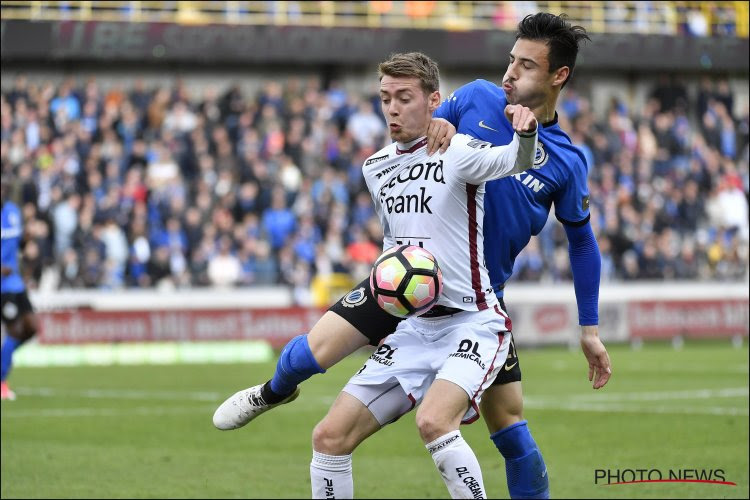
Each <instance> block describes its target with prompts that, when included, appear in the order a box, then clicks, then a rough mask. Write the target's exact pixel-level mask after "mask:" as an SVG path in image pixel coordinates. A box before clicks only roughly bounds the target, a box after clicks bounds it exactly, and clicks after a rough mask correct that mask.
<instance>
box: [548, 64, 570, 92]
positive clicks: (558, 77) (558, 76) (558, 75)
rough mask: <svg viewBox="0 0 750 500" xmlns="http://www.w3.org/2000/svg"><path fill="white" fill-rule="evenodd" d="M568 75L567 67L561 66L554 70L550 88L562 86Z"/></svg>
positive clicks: (568, 69)
mask: <svg viewBox="0 0 750 500" xmlns="http://www.w3.org/2000/svg"><path fill="white" fill-rule="evenodd" d="M569 75H570V68H569V67H568V66H562V67H560V68H557V70H555V76H554V78H553V79H552V86H553V87H557V86H558V85H560V86H562V84H563V83H565V80H567V79H568V76H569Z"/></svg>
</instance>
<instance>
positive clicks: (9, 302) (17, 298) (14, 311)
mask: <svg viewBox="0 0 750 500" xmlns="http://www.w3.org/2000/svg"><path fill="white" fill-rule="evenodd" d="M0 297H1V299H0V313H2V318H3V322H4V323H5V324H6V325H7V324H9V323H13V322H14V321H15V320H17V319H18V318H20V317H22V316H23V315H24V314H26V313H33V312H34V308H33V307H31V302H29V296H28V295H26V292H19V293H3V294H0Z"/></svg>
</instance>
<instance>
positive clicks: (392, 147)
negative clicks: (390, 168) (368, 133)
mask: <svg viewBox="0 0 750 500" xmlns="http://www.w3.org/2000/svg"><path fill="white" fill-rule="evenodd" d="M394 156H396V143H395V142H392V143H391V144H389V145H387V146H386V147H384V148H382V149H380V151H378V152H376V153H373V154H371V155H370V156H368V157H367V159H366V160H365V161H364V163H363V164H362V167H363V168H365V169H367V168H369V167H372V165H375V164H377V163H382V162H384V161H388V160H390V159H391V158H393V157H394Z"/></svg>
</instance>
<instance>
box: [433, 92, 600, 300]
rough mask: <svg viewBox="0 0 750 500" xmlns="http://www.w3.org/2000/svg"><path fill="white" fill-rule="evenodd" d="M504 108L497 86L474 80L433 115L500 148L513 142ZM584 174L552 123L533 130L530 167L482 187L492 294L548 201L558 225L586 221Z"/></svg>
mask: <svg viewBox="0 0 750 500" xmlns="http://www.w3.org/2000/svg"><path fill="white" fill-rule="evenodd" d="M507 104H508V101H507V99H506V98H505V92H504V91H503V89H502V88H500V87H498V86H497V85H495V84H494V83H491V82H488V81H486V80H475V81H473V82H471V83H468V84H466V85H464V86H463V87H461V88H459V89H458V90H456V91H455V92H454V93H452V94H451V95H450V96H449V97H448V98H447V99H446V100H445V101H443V103H442V104H441V105H440V107H439V108H438V109H437V110H436V111H435V113H434V115H433V116H434V117H435V118H444V119H446V120H448V121H449V122H451V123H452V124H453V125H454V126H455V127H456V130H457V131H458V133H462V134H467V135H471V136H473V137H476V138H478V139H482V140H484V141H487V142H490V143H492V144H496V145H505V144H508V143H509V142H510V141H511V140H512V138H513V128H512V126H511V124H510V122H508V120H507V119H506V118H505V114H504V110H505V106H507ZM555 118H557V116H555ZM587 176H588V167H587V164H586V158H585V157H584V155H583V153H582V152H581V151H580V150H579V149H578V148H577V147H575V146H573V144H572V143H571V141H570V138H569V137H568V136H567V135H566V134H565V133H564V132H563V131H562V130H560V126H559V125H558V124H557V119H555V121H554V122H553V123H549V124H547V125H546V126H544V127H541V128H540V130H539V143H538V147H537V152H536V158H535V160H534V167H533V168H532V169H529V170H527V171H525V172H523V173H521V174H516V175H514V176H511V177H505V178H502V179H497V180H493V181H490V182H488V183H487V184H486V194H485V197H484V256H485V262H486V266H487V269H488V271H489V274H490V281H491V282H492V287H493V289H494V290H495V293H497V294H498V295H502V289H503V287H504V285H505V282H506V281H507V280H508V278H510V275H511V274H512V273H513V263H514V262H515V260H516V257H517V256H518V254H519V253H520V252H521V250H523V248H524V247H525V246H526V244H527V243H528V242H529V240H530V239H531V236H532V235H537V234H539V232H540V231H541V230H542V228H543V227H544V225H545V224H546V222H547V218H548V216H549V211H550V208H551V206H552V203H554V204H555V215H556V216H557V218H558V220H560V221H561V222H562V223H564V224H569V225H574V226H577V225H584V224H586V223H587V222H588V220H589V191H588V185H587V183H586V178H587Z"/></svg>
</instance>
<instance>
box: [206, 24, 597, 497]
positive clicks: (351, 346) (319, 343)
mask: <svg viewBox="0 0 750 500" xmlns="http://www.w3.org/2000/svg"><path fill="white" fill-rule="evenodd" d="M582 39H588V36H587V35H586V32H585V30H584V29H583V28H581V27H578V26H571V25H570V24H569V23H568V22H567V20H566V19H565V17H564V16H555V15H552V14H547V13H539V14H535V15H531V16H527V17H526V18H524V19H523V20H522V21H521V22H520V23H519V25H518V32H517V34H516V43H515V45H514V46H513V48H512V50H511V51H510V54H509V63H508V69H507V70H506V73H505V75H504V76H503V80H502V87H499V86H497V85H495V84H492V83H490V82H487V81H484V80H477V81H474V82H472V83H469V84H467V85H465V86H463V87H461V88H460V89H458V90H457V91H455V92H454V93H453V94H451V96H450V97H449V98H448V99H446V101H445V102H443V104H442V105H441V106H440V107H439V108H438V109H437V111H436V112H435V114H434V117H435V118H438V119H437V120H434V123H433V125H431V130H430V132H428V136H429V138H430V150H431V151H434V150H436V149H437V148H438V146H440V147H442V148H445V147H446V146H447V144H448V143H449V142H450V138H451V137H452V135H453V134H454V133H455V132H456V129H458V132H462V133H465V134H469V135H472V136H475V137H477V138H479V139H482V140H485V141H487V142H491V143H493V144H498V145H504V144H507V143H508V142H510V140H511V137H512V133H513V129H512V127H511V125H510V123H509V122H508V121H507V120H506V119H505V118H504V117H503V109H504V107H505V106H506V105H507V104H522V105H524V106H527V107H529V108H530V109H531V110H532V111H533V112H534V115H535V116H536V117H537V118H538V120H539V122H540V123H542V124H543V127H542V128H541V129H540V131H539V141H540V147H539V149H538V151H537V157H536V160H535V165H534V168H533V169H530V170H528V171H526V172H524V173H523V174H520V175H517V176H513V177H508V178H505V179H499V180H495V181H491V182H488V183H487V184H486V189H487V195H486V197H485V219H484V229H485V231H484V235H485V261H486V264H487V267H488V269H489V273H490V279H491V281H492V284H493V288H494V290H495V293H496V294H497V295H498V298H499V299H500V300H501V301H502V300H503V295H504V285H505V282H506V281H507V280H508V278H509V277H510V275H511V273H512V271H513V263H514V261H515V258H516V256H517V255H518V254H519V252H520V251H521V250H522V249H523V248H524V247H525V246H526V244H527V243H528V242H529V239H530V238H531V236H533V235H536V234H538V233H539V232H540V231H541V230H542V228H543V227H544V225H545V223H546V221H547V216H548V214H549V211H550V209H551V207H552V204H554V205H555V215H556V216H557V218H558V220H559V221H560V222H561V223H562V224H563V226H564V227H565V231H566V234H567V236H568V241H569V253H570V261H571V269H572V271H573V282H574V288H575V292H576V299H577V303H578V312H579V324H580V325H581V327H582V333H581V339H580V342H581V347H582V350H583V353H584V355H585V357H586V360H587V362H588V365H589V370H588V378H589V380H590V381H592V380H593V387H594V389H599V388H601V387H603V386H604V385H605V384H606V383H607V381H608V380H609V377H610V375H611V365H610V361H609V356H608V354H607V351H606V349H605V347H604V345H603V344H602V342H601V340H600V339H599V335H598V299H599V275H600V268H601V259H600V255H599V247H598V245H597V243H596V240H595V238H594V234H593V231H592V229H591V225H590V223H589V206H588V204H589V198H588V196H589V193H588V188H587V185H586V177H587V173H588V168H589V167H588V165H587V164H586V160H585V158H584V156H583V154H582V153H581V152H580V151H579V150H578V149H577V148H575V147H574V146H573V145H572V144H571V142H570V139H569V138H568V137H567V135H566V134H565V133H564V132H563V131H562V130H560V128H559V126H558V124H557V114H556V112H555V108H556V104H557V99H558V97H559V95H560V91H561V89H562V88H563V86H564V85H565V83H566V82H567V81H568V79H569V78H570V75H571V73H572V71H573V68H574V66H575V60H576V56H577V54H578V44H579V42H580V41H581V40H582ZM445 120H447V122H446V121H445ZM454 127H455V128H454ZM399 243H402V242H399ZM403 243H407V242H403ZM503 307H504V304H503ZM397 323H398V318H395V317H392V316H390V317H389V315H388V314H387V313H384V311H382V310H381V309H380V308H379V307H378V306H377V304H376V303H375V300H373V299H372V296H371V295H370V290H369V285H368V283H367V280H364V281H363V282H362V283H360V284H359V285H357V286H356V287H355V288H354V289H353V290H352V291H351V292H349V293H348V294H346V295H345V296H344V297H343V298H342V299H341V300H340V301H338V302H336V303H335V304H334V305H333V306H331V308H330V309H329V310H328V312H326V314H325V315H324V316H323V317H322V318H321V320H320V321H319V322H318V323H317V324H316V325H315V326H314V327H313V329H312V330H311V331H310V332H309V333H308V334H306V335H299V336H297V337H295V338H294V339H292V340H291V341H290V342H289V343H288V344H287V345H286V346H285V348H284V349H283V350H282V353H281V356H280V359H279V361H278V364H277V367H276V372H275V374H274V376H273V378H272V379H271V380H269V381H268V382H266V383H265V384H260V385H257V386H254V387H251V388H249V389H246V390H243V391H239V392H237V393H236V394H234V395H233V396H231V397H230V398H229V399H227V400H226V401H225V402H224V403H223V404H222V405H221V406H220V407H219V408H218V409H217V411H216V413H215V414H214V425H215V426H216V427H218V428H220V429H223V430H228V429H236V428H238V427H242V426H243V425H245V424H247V423H248V422H249V421H250V420H252V419H253V418H255V417H257V416H258V415H260V414H262V413H264V412H265V411H268V410H269V409H271V408H274V407H276V406H278V405H281V404H284V403H288V402H290V401H293V400H294V399H295V398H296V397H297V396H298V394H299V388H298V387H297V386H298V385H299V384H300V383H301V382H303V381H304V380H307V379H308V378H310V377H311V376H313V375H315V374H317V373H323V372H325V370H326V369H327V368H329V367H331V366H333V365H334V364H336V363H337V362H338V361H339V360H341V359H343V358H344V357H346V356H347V355H348V354H350V353H352V352H354V351H355V350H356V349H358V348H360V347H362V346H364V345H366V344H367V343H368V342H369V343H370V344H371V345H377V344H378V343H379V342H380V341H381V340H382V339H383V338H385V337H386V336H387V335H388V334H390V333H391V332H393V331H394V330H395V326H396V324H397ZM520 380H521V371H520V365H519V363H518V357H517V353H516V352H515V348H514V347H513V346H512V347H511V350H510V351H509V354H508V359H507V361H506V365H505V367H504V369H503V370H501V373H500V375H499V376H498V377H497V379H496V380H495V383H494V385H493V386H492V387H490V388H489V389H488V390H487V392H486V393H485V396H484V399H483V400H482V403H481V412H482V415H483V417H484V419H485V422H486V423H487V426H488V428H489V431H490V433H491V436H490V437H491V439H492V441H493V442H494V443H495V445H496V446H497V448H498V450H499V451H500V453H501V454H502V455H503V457H504V459H505V465H506V473H507V481H508V489H509V493H510V496H511V498H547V497H549V483H548V475H547V469H546V467H545V465H544V461H543V459H542V455H541V453H540V452H539V450H538V447H537V445H536V443H535V442H534V439H533V438H532V436H531V434H530V432H529V429H528V427H527V425H526V421H525V420H523V415H522V410H523V398H522V392H521V384H520Z"/></svg>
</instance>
